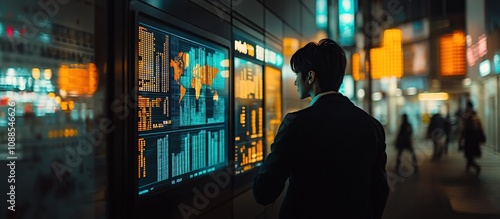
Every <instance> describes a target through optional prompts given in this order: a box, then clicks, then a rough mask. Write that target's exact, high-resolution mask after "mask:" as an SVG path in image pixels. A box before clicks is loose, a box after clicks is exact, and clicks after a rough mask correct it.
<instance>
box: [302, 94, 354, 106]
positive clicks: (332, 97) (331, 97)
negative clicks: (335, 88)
mask: <svg viewBox="0 0 500 219" xmlns="http://www.w3.org/2000/svg"><path fill="white" fill-rule="evenodd" d="M316 97H317V98H315V101H311V104H310V106H313V105H317V104H320V103H323V102H339V103H349V102H350V101H349V99H348V98H347V97H345V96H344V95H342V94H341V93H337V92H335V93H333V92H332V93H329V92H325V93H322V94H320V95H318V96H316Z"/></svg>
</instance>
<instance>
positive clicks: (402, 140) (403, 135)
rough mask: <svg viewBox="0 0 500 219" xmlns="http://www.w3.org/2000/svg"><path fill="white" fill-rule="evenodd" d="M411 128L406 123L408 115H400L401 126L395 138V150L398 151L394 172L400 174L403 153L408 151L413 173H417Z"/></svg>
mask: <svg viewBox="0 0 500 219" xmlns="http://www.w3.org/2000/svg"><path fill="white" fill-rule="evenodd" d="M412 137H413V127H412V126H411V124H410V122H409V121H408V115H406V114H403V115H401V125H400V126H399V131H398V135H397V136H396V149H397V150H398V155H397V158H396V159H397V160H396V172H397V173H400V168H401V159H402V155H403V152H404V151H405V150H408V151H409V152H410V154H411V158H412V160H411V162H412V165H413V171H414V172H418V166H417V156H416V155H415V151H414V150H413V143H412V141H413V139H412Z"/></svg>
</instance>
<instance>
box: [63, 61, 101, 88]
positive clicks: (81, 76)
mask: <svg viewBox="0 0 500 219" xmlns="http://www.w3.org/2000/svg"><path fill="white" fill-rule="evenodd" d="M97 84H98V72H97V67H96V65H95V64H94V63H89V64H69V65H61V66H60V67H59V87H60V89H61V90H64V91H65V92H66V93H67V94H68V95H69V96H81V95H87V96H92V95H93V94H94V92H95V91H96V90H97Z"/></svg>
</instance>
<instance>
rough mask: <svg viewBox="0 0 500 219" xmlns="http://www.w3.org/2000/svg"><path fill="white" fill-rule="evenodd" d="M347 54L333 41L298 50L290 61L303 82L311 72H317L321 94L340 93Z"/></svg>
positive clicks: (311, 43) (312, 44)
mask: <svg viewBox="0 0 500 219" xmlns="http://www.w3.org/2000/svg"><path fill="white" fill-rule="evenodd" d="M346 63H347V61H346V57H345V52H344V50H343V49H342V47H340V45H339V44H338V43H337V42H335V41H333V40H331V39H322V40H320V41H319V42H318V43H316V42H309V43H308V44H306V45H305V46H304V47H302V48H300V49H299V50H297V51H296V52H295V53H294V54H293V55H292V58H291V59H290V66H291V68H292V71H293V72H295V73H297V74H298V73H300V74H301V76H302V79H303V80H306V75H307V73H308V72H309V71H311V70H312V71H314V72H316V77H317V78H318V80H319V86H320V89H321V92H325V91H338V90H339V88H340V85H341V84H342V81H343V79H344V75H345V68H346Z"/></svg>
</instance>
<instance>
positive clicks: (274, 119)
mask: <svg viewBox="0 0 500 219" xmlns="http://www.w3.org/2000/svg"><path fill="white" fill-rule="evenodd" d="M265 72H266V73H265V79H264V80H265V83H266V86H265V94H266V98H265V102H266V104H265V108H266V124H265V127H266V153H267V154H269V153H270V152H271V143H273V141H274V137H275V136H276V133H277V132H278V128H279V125H280V124H281V119H282V114H281V93H282V92H281V71H280V70H278V69H275V68H271V67H269V66H266V71H265Z"/></svg>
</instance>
